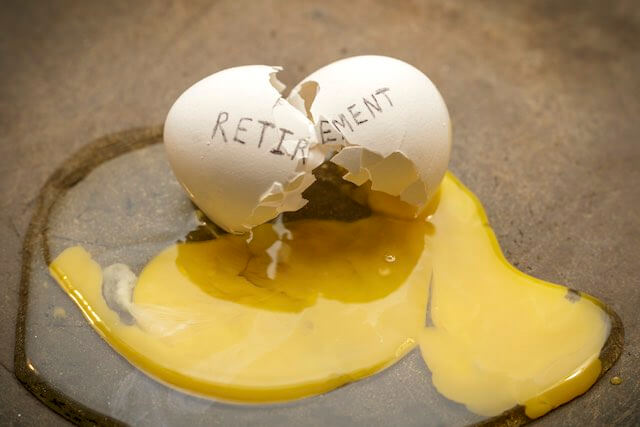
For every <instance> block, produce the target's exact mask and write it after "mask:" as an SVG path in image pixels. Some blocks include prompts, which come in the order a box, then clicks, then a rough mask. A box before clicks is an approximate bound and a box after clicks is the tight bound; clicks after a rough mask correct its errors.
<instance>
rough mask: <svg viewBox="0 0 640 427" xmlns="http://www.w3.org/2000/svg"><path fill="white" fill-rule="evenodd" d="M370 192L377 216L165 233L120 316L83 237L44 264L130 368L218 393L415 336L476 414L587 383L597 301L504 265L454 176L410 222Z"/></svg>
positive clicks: (329, 371) (351, 365)
mask: <svg viewBox="0 0 640 427" xmlns="http://www.w3.org/2000/svg"><path fill="white" fill-rule="evenodd" d="M383 202H384V203H386V205H385V206H386V207H385V209H381V210H384V211H386V212H387V213H385V214H383V213H373V214H372V215H371V216H369V217H366V218H362V219H359V220H356V221H353V222H343V221H336V220H326V219H301V220H297V221H291V222H285V223H283V222H282V221H276V222H274V223H270V224H264V225H262V226H259V227H258V228H256V229H254V230H253V232H252V234H251V235H230V234H225V235H221V236H218V237H217V238H215V239H212V240H208V241H203V242H188V243H177V244H175V245H172V246H170V247H168V248H166V249H165V250H164V251H162V252H160V253H159V254H158V255H157V256H156V257H155V258H153V259H152V260H151V261H150V262H149V263H148V264H147V266H146V267H145V268H144V269H143V270H142V272H141V273H140V275H139V277H138V279H137V282H136V284H135V289H134V291H133V297H132V300H131V302H130V304H129V306H128V313H129V315H130V316H131V319H133V321H124V320H123V319H122V317H121V315H120V314H118V313H117V312H115V311H113V310H112V309H111V308H110V307H109V306H108V304H107V302H106V301H105V299H104V297H103V293H102V284H103V268H102V267H101V266H100V265H98V264H97V263H96V262H95V261H94V260H92V258H91V255H90V254H89V253H88V252H87V251H86V250H84V249H83V248H82V247H80V246H75V247H70V248H68V249H66V250H65V251H63V252H62V253H61V254H60V255H59V256H58V257H57V258H56V259H55V260H54V261H53V262H52V263H51V265H50V271H51V274H52V275H53V277H54V278H55V279H56V280H57V281H58V283H59V284H60V285H61V287H62V288H63V289H64V290H65V291H66V292H67V293H68V295H69V296H70V297H71V298H72V299H73V300H74V301H75V302H76V303H77V305H78V306H79V307H80V309H81V310H82V312H83V314H84V315H85V317H86V318H87V319H88V320H89V322H90V323H91V325H92V326H93V328H94V329H95V330H96V331H97V332H98V333H99V334H100V335H101V336H102V337H103V338H104V339H105V340H106V341H107V342H108V343H109V344H110V345H111V346H112V347H113V348H114V349H115V350H116V351H117V352H119V353H120V354H121V355H123V356H124V357H125V358H127V359H128V360H129V361H130V362H131V363H132V364H133V365H134V366H136V367H138V368H139V369H141V370H142V371H144V372H145V373H147V374H148V375H150V376H152V377H153V378H155V379H157V380H159V381H161V382H163V383H165V384H168V385H170V386H173V387H175V388H178V389H180V390H183V391H186V392H189V393H194V394H198V395H201V396H207V397H211V398H215V399H220V400H227V401H236V402H273V401H283V400H291V399H298V398H302V397H307V396H312V395H317V394H319V393H323V392H328V391H330V390H332V389H334V388H336V387H338V386H341V385H343V384H346V383H349V382H352V381H356V380H358V379H360V378H363V377H366V376H368V375H372V374H374V373H376V372H378V371H380V370H382V369H384V368H385V367H387V366H389V365H391V364H393V363H394V362H396V361H397V360H399V359H400V358H402V357H403V356H404V355H405V354H406V353H407V352H408V351H409V350H411V349H412V348H414V347H415V346H417V345H419V346H420V350H421V353H422V355H423V358H424V361H425V363H426V365H427V367H428V368H429V370H430V371H431V373H432V379H433V384H434V386H435V387H436V388H437V389H438V391H439V392H440V393H442V394H443V395H444V396H446V397H448V398H449V399H452V400H454V401H456V402H459V403H462V404H464V405H466V407H467V408H468V409H469V410H471V411H473V412H475V413H479V414H482V415H487V416H492V415H497V414H499V413H501V412H502V411H504V410H507V409H510V408H512V407H514V406H516V405H523V406H524V407H525V411H526V415H527V416H529V417H530V418H536V417H539V416H541V415H543V414H544V413H546V412H548V411H549V410H551V409H553V408H554V407H556V406H558V405H560V404H562V403H564V402H567V401H568V400H570V399H572V398H573V397H575V396H577V395H579V394H582V393H584V392H585V391H586V390H587V389H588V388H589V387H590V386H591V385H592V384H593V383H594V382H595V380H596V379H597V377H598V375H599V373H600V370H601V365H600V360H599V354H600V351H601V349H602V347H603V345H604V343H605V341H606V339H607V337H608V334H609V330H610V321H609V317H608V315H607V314H606V313H605V311H604V310H603V309H602V306H601V304H600V303H599V302H598V301H597V300H595V299H593V298H592V297H589V296H587V295H581V294H579V293H577V292H575V291H570V290H569V289H568V288H566V287H564V286H560V285H556V284H552V283H548V282H544V281H541V280H538V279H535V278H533V277H530V276H527V275H525V274H524V273H522V272H520V271H518V270H516V269H515V268H514V267H512V266H511V265H510V264H509V263H508V262H507V261H506V260H505V259H504V257H503V255H502V253H501V251H500V248H499V246H498V243H497V241H496V238H495V236H494V234H493V231H492V230H491V228H490V227H489V225H488V223H487V218H486V216H485V214H484V211H483V209H482V206H481V205H480V203H479V202H478V200H477V199H476V198H475V197H474V196H473V194H472V193H471V192H470V191H469V190H468V189H466V188H465V187H464V186H463V185H462V184H461V183H460V182H459V181H458V180H457V179H456V178H455V177H453V175H451V174H447V175H446V177H445V179H444V181H443V182H442V184H441V188H440V190H439V193H438V195H437V196H436V197H435V200H434V201H433V202H432V206H430V207H429V208H428V209H427V212H426V214H425V215H423V216H422V217H420V218H418V219H402V218H401V217H402V215H397V214H396V213H398V212H401V211H402V209H403V207H402V206H401V204H398V206H393V203H392V202H389V201H388V200H385V199H384V198H383ZM371 203H372V206H373V207H374V208H375V204H376V203H378V204H380V203H381V202H380V200H378V201H377V202H376V198H371ZM396 208H397V209H396Z"/></svg>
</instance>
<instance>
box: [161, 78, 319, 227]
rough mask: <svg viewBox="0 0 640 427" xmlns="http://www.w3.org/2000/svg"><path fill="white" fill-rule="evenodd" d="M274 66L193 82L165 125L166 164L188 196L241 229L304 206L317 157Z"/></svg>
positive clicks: (309, 129) (308, 126) (307, 126)
mask: <svg viewBox="0 0 640 427" xmlns="http://www.w3.org/2000/svg"><path fill="white" fill-rule="evenodd" d="M279 70H280V68H278V67H270V66H265V65H251V66H243V67H236V68H230V69H226V70H223V71H220V72H217V73H215V74H212V75H210V76H209V77H206V78H204V79H203V80H200V81H199V82H197V83H196V84H194V85H193V86H191V87H190V88H189V89H187V90H186V91H185V92H184V93H183V94H182V95H181V96H180V97H179V98H178V99H177V100H176V102H175V103H174V104H173V106H172V107H171V109H170V111H169V113H168V115H167V119H166V121H165V125H164V143H165V148H166V152H167V157H168V159H169V163H170V165H171V167H172V169H173V172H174V174H175V176H176V177H177V179H178V181H179V182H180V183H181V184H182V186H183V187H184V189H185V190H186V191H187V193H188V194H189V196H190V198H191V200H192V201H193V202H194V203H195V204H196V205H197V206H198V207H199V208H200V209H201V210H202V211H203V212H204V213H205V214H206V215H207V216H208V217H209V218H210V219H211V220H212V221H214V222H215V223H216V224H218V225H219V226H221V227H223V228H224V229H226V230H227V231H230V232H233V233H243V232H247V231H249V230H251V228H252V227H254V226H256V225H259V224H262V223H264V222H266V221H268V220H270V219H272V218H274V217H276V216H277V215H278V214H279V213H281V212H284V211H295V210H298V209H300V208H301V207H302V206H304V204H305V203H306V200H304V199H303V198H302V196H301V194H302V191H304V189H306V188H307V187H308V186H309V185H311V183H312V182H313V181H314V177H313V175H312V174H311V170H312V169H313V168H314V167H315V166H317V165H318V164H320V163H321V162H322V160H323V158H322V156H321V155H317V154H315V153H314V152H313V150H312V146H313V145H314V144H315V130H314V126H313V124H312V123H311V122H310V121H309V120H308V119H307V117H306V116H305V114H303V113H301V112H300V111H298V110H297V109H295V108H294V107H292V106H291V105H290V104H289V103H288V102H286V100H284V99H283V98H282V97H281V95H280V90H282V89H283V88H284V86H283V85H282V84H281V83H280V82H279V81H278V80H277V79H276V77H275V74H276V73H277V72H278V71H279Z"/></svg>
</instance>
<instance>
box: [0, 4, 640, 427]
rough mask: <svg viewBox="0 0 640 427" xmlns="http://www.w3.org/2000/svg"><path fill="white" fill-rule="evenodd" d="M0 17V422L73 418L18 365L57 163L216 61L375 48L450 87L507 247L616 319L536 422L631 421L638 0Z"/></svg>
mask: <svg viewBox="0 0 640 427" xmlns="http://www.w3.org/2000/svg"><path fill="white" fill-rule="evenodd" d="M187 3H188V4H187ZM0 25H2V28H3V29H4V31H3V36H2V38H0V73H1V75H2V76H3V82H2V83H0V194H1V195H2V209H0V238H1V239H2V242H3V244H2V246H1V247H0V274H1V275H2V276H1V278H2V286H3V288H2V291H1V292H0V296H1V298H0V318H1V319H2V326H0V363H1V364H2V367H3V368H4V369H2V370H0V387H1V388H2V390H3V393H2V394H1V395H0V419H2V420H3V421H2V422H3V423H5V422H8V423H21V422H24V423H25V424H35V423H45V422H46V423H47V424H48V425H55V424H56V423H57V424H62V423H64V421H63V420H62V419H61V418H59V417H58V416H57V415H55V414H53V413H52V412H50V411H49V410H48V409H46V408H45V407H44V406H42V405H40V404H39V403H38V402H37V401H35V400H34V399H33V398H32V397H31V396H30V395H29V394H28V392H26V391H25V390H24V389H22V387H21V386H20V385H19V384H18V383H17V381H16V380H15V379H14V377H13V374H12V355H13V327H14V319H15V312H16V304H17V286H18V281H19V268H20V255H19V249H20V243H21V239H22V237H23V235H24V232H25V230H26V226H27V222H28V219H29V216H30V214H31V212H32V209H33V198H34V196H35V195H36V193H37V190H38V188H39V187H40V186H41V185H42V184H43V183H44V181H45V180H46V178H47V176H48V175H49V174H50V173H51V172H52V171H53V169H54V168H55V167H56V166H57V165H58V164H59V163H61V162H62V161H63V160H64V159H65V158H66V157H68V156H69V155H70V154H71V153H72V152H73V151H75V150H76V149H78V148H79V147H81V146H82V145H83V144H86V143H87V142H88V141H90V140H91V139H94V138H96V137H98V136H100V135H102V134H104V133H108V132H112V131H117V130H122V129H126V128H129V127H133V126H142V125H149V124H155V123H160V122H162V121H163V119H164V116H165V114H166V112H167V110H168V108H169V106H170V105H171V103H172V101H173V100H174V99H175V98H176V97H177V96H178V95H179V93H181V92H182V91H183V90H184V89H185V88H186V87H188V86H189V85H190V84H191V83H192V82H194V81H196V80H198V79H200V78H202V77H204V76H206V75H208V74H210V73H212V72H214V71H216V70H218V69H221V68H225V67H229V66H233V65H238V64H248V63H266V64H274V65H284V66H285V67H287V68H286V70H285V72H283V73H282V76H281V77H282V80H283V81H285V82H286V83H288V84H294V83H295V82H297V80H299V79H300V78H302V77H304V76H305V75H306V74H307V73H308V72H310V71H312V70H313V69H315V68H317V67H318V66H321V65H323V64H326V63H328V62H330V61H333V60H335V59H337V58H340V57H344V56H350V55H355V54H364V53H378V54H385V55H391V56H395V57H398V58H400V59H403V60H405V61H407V62H410V63H412V64H414V65H416V66H417V67H418V68H420V69H422V70H423V71H425V72H426V73H427V74H428V75H429V76H430V77H431V78H432V80H433V81H434V82H435V83H436V85H437V86H438V87H439V89H440V91H441V93H442V95H443V97H444V98H445V100H446V102H447V104H448V106H449V109H450V113H451V116H452V120H453V123H454V150H453V156H452V164H451V168H452V169H453V171H454V172H455V173H456V174H458V175H459V176H460V177H461V179H462V180H463V181H464V182H465V183H466V184H467V185H468V186H469V187H470V188H471V189H472V190H473V191H474V192H476V193H477V194H478V196H479V197H480V199H481V200H482V201H483V203H484V205H485V207H486V208H487V211H488V215H489V217H490V220H491V223H492V224H493V226H494V228H495V230H496V233H497V235H498V238H499V240H500V242H501V244H502V246H503V248H504V250H505V253H506V255H507V257H508V258H509V259H510V260H511V261H512V262H513V263H514V264H516V265H517V266H519V268H521V269H522V270H524V271H526V272H528V273H530V274H533V275H536V276H539V277H541V278H543V279H546V280H551V281H555V282H559V283H563V284H566V285H569V286H571V287H574V288H577V289H580V290H584V291H587V292H589V293H591V294H593V295H595V296H597V297H599V298H600V299H602V300H604V301H605V302H607V303H608V304H609V305H611V306H612V307H613V308H614V309H615V310H616V311H617V312H618V313H619V314H620V315H621V317H622V320H623V322H624V324H625V329H626V336H627V338H626V346H625V350H624V353H623V355H622V357H621V359H620V360H619V361H618V363H617V364H616V365H615V366H614V367H613V369H612V370H611V371H610V373H609V374H608V375H607V377H605V379H603V380H602V381H600V382H599V383H598V384H597V385H596V386H595V387H594V389H593V390H591V391H590V392H589V393H588V395H586V396H584V397H582V398H580V399H578V400H576V401H575V402H573V403H572V404H570V405H568V406H566V407H563V408H561V409H559V410H557V411H555V412H554V413H552V414H550V415H549V416H547V417H545V418H544V419H543V420H541V422H539V424H542V425H545V424H546V425H557V424H559V423H563V424H565V425H567V424H568V425H583V424H588V425H592V424H593V425H598V424H608V423H618V424H623V425H634V424H637V423H638V422H639V419H640V406H639V405H640V404H639V403H638V402H637V396H638V395H639V394H640V385H639V383H638V380H637V378H638V376H639V374H640V372H639V369H640V368H638V367H639V366H640V356H639V350H640V331H639V327H640V314H639V312H638V306H640V293H639V292H638V291H637V287H638V275H637V272H636V271H635V268H636V267H637V265H638V263H637V258H638V255H639V254H640V247H639V245H640V217H639V212H640V187H639V186H638V183H640V168H639V167H638V165H639V164H640V141H638V139H639V135H640V123H639V122H638V117H639V116H640V98H638V96H637V94H638V93H640V77H638V73H637V70H638V69H640V53H639V52H640V8H638V6H636V5H635V2H633V1H626V2H624V1H617V2H613V3H612V2H603V1H599V2H596V1H587V2H577V1H575V2H574V1H568V2H553V1H547V2H530V1H528V2H517V3H516V2H510V3H507V2H497V1H496V2H492V1H488V2H481V3H480V2H475V3H473V4H463V2H452V3H448V4H446V5H443V4H441V3H440V2H435V1H434V2H424V3H422V2H421V3H418V2H391V1H388V2H383V1H377V2H364V1H352V2H341V1H335V2H332V1H324V2H317V3H312V2H251V3H249V2H233V1H229V2H216V3H211V2H200V3H198V2H177V3H175V4H173V5H171V6H167V5H161V4H160V3H159V2H153V3H147V4H142V3H131V2H126V3H125V2H116V3H112V2H109V3H106V2H103V3H98V2H94V3H83V2H73V3H66V2H55V4H51V5H49V4H48V3H46V2H37V3H36V2H27V3H24V2H21V4H20V5H18V2H15V4H7V3H5V5H4V6H3V9H2V12H0ZM613 375H619V376H621V377H622V378H623V382H622V384H620V385H618V386H613V385H611V384H610V383H609V382H608V379H609V377H610V376H613Z"/></svg>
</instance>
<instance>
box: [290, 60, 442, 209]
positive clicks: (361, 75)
mask: <svg viewBox="0 0 640 427" xmlns="http://www.w3.org/2000/svg"><path fill="white" fill-rule="evenodd" d="M289 101H290V102H291V103H292V104H293V105H295V106H296V107H297V108H298V109H300V110H301V111H302V112H304V113H306V114H307V115H308V116H309V117H310V119H312V120H313V121H314V123H315V124H316V132H317V134H318V136H317V139H318V140H319V142H320V144H322V145H326V146H334V147H336V149H337V150H339V152H338V153H337V154H336V155H335V156H334V157H333V158H332V159H331V160H332V161H333V162H334V163H336V164H338V165H340V166H343V167H344V168H346V169H347V170H348V173H347V174H346V175H345V176H344V178H345V179H346V180H348V181H351V182H353V183H355V184H358V185H360V184H363V183H364V182H366V181H367V180H371V184H372V185H371V188H372V189H373V190H378V191H382V192H385V193H388V194H391V195H393V196H400V198H401V200H403V201H405V202H407V203H410V204H411V205H414V206H416V207H417V208H421V207H423V206H424V205H425V204H426V203H427V202H428V200H429V199H430V198H431V196H433V194H434V193H435V191H436V189H437V188H438V185H439V184H440V181H441V180H442V178H443V177H444V174H445V172H446V170H447V166H448V164H449V155H450V151H451V121H450V118H449V113H448V111H447V107H446V105H445V103H444V100H443V99H442V96H441V95H440V93H439V92H438V90H437V89H436V87H435V85H434V84H433V83H432V82H431V80H429V78H428V77H427V76H426V75H425V74H423V73H422V72H421V71H420V70H418V69H416V68H415V67H413V66H411V65H409V64H407V63H405V62H402V61H400V60H397V59H394V58H389V57H384V56H357V57H352V58H346V59H342V60H339V61H337V62H334V63H332V64H329V65H327V66H325V67H322V68H320V69H319V70H317V71H315V72H314V73H312V74H311V75H309V76H308V77H306V78H305V79H303V80H302V81H301V82H300V83H299V84H298V85H296V87H294V89H293V90H292V91H291V95H290V96H289Z"/></svg>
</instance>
